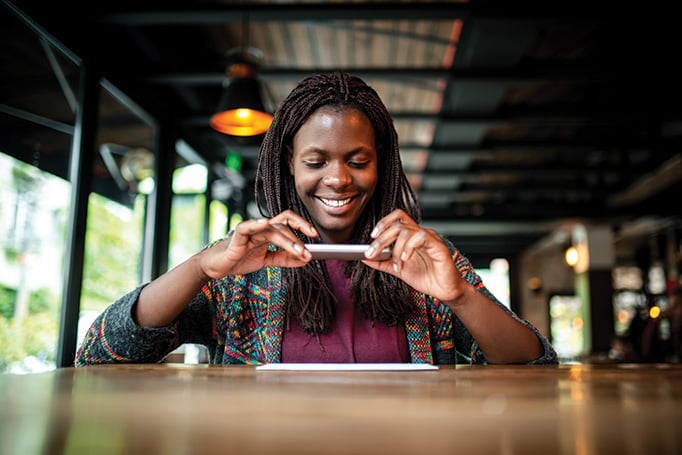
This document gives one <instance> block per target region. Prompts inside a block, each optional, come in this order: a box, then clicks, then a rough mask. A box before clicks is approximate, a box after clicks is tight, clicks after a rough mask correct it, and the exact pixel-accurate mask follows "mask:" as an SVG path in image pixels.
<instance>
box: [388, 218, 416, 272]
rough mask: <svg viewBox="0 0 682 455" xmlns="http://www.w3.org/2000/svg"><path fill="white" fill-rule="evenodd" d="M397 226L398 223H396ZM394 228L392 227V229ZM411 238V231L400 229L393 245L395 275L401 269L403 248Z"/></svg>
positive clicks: (406, 228)
mask: <svg viewBox="0 0 682 455" xmlns="http://www.w3.org/2000/svg"><path fill="white" fill-rule="evenodd" d="M396 224H399V225H400V223H396ZM395 227H396V226H395V225H394V228H395ZM411 237H412V230H411V229H409V228H408V227H405V226H403V227H400V228H399V231H398V237H397V238H396V240H395V243H394V245H393V269H394V270H395V271H396V273H398V272H400V271H401V270H402V268H403V262H404V260H403V256H404V253H405V246H406V244H407V243H408V241H409V239H410V238H411Z"/></svg>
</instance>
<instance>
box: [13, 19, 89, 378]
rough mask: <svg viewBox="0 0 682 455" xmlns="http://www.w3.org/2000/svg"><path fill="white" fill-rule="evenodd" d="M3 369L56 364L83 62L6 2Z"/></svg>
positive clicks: (37, 368)
mask: <svg viewBox="0 0 682 455" xmlns="http://www.w3.org/2000/svg"><path fill="white" fill-rule="evenodd" d="M0 16H1V17H2V26H1V27H0V68H3V69H8V68H11V69H12V70H11V71H0V99H1V100H2V102H1V103H0V241H1V243H0V250H1V251H0V372H10V373H28V372H35V371H42V370H45V369H53V368H55V360H56V353H57V345H58V336H59V318H60V314H61V296H62V287H63V279H64V276H63V267H64V254H65V248H66V220H67V219H68V210H69V203H70V191H71V187H70V184H69V183H68V181H67V179H68V170H69V159H70V153H71V144H72V140H73V131H74V124H75V118H76V111H77V108H78V106H77V100H78V98H79V94H78V86H79V77H80V70H79V67H78V65H77V64H76V63H75V62H76V59H74V58H73V56H72V55H70V54H69V53H68V51H67V50H66V49H63V48H58V47H56V46H55V45H54V44H52V43H51V42H50V41H48V40H46V39H44V38H42V37H40V36H39V34H37V33H36V32H34V31H33V30H31V29H30V28H29V27H27V26H26V24H25V23H24V22H23V21H22V20H20V19H19V18H17V17H16V16H14V14H13V13H11V10H8V9H6V8H2V9H0Z"/></svg>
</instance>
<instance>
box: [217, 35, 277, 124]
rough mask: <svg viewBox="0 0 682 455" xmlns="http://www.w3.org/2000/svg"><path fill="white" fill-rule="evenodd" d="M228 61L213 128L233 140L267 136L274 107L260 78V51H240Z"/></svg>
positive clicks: (231, 55) (235, 50)
mask: <svg viewBox="0 0 682 455" xmlns="http://www.w3.org/2000/svg"><path fill="white" fill-rule="evenodd" d="M228 57H230V60H231V62H230V64H229V65H228V68H227V72H226V78H225V80H224V81H223V94H222V97H221V99H220V102H219V103H218V109H217V112H216V114H214V115H213V116H212V117H211V127H212V128H213V129H215V130H216V131H219V132H221V133H224V134H227V135H230V136H257V135H260V134H263V133H265V132H266V131H267V130H268V128H269V127H270V123H272V114H271V112H272V103H271V102H270V100H269V97H268V96H267V92H266V91H265V88H264V87H263V85H262V84H261V82H260V81H259V80H258V77H257V71H256V68H257V62H258V60H259V59H260V51H259V50H257V49H255V48H236V49H233V50H232V51H230V52H228Z"/></svg>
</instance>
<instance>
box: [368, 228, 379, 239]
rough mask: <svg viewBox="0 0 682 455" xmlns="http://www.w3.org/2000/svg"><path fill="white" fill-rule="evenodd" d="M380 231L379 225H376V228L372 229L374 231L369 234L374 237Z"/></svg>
mask: <svg viewBox="0 0 682 455" xmlns="http://www.w3.org/2000/svg"><path fill="white" fill-rule="evenodd" d="M378 233H379V226H377V227H375V228H374V229H372V233H371V234H369V235H370V237H372V238H374V237H376V236H377V234H378Z"/></svg>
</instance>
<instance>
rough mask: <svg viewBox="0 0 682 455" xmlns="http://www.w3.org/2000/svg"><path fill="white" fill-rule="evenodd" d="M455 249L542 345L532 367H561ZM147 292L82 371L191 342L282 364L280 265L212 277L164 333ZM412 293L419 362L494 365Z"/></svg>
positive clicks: (96, 334) (113, 322)
mask: <svg viewBox="0 0 682 455" xmlns="http://www.w3.org/2000/svg"><path fill="white" fill-rule="evenodd" d="M450 249H451V251H452V257H453V260H454V261H455V263H456V265H457V268H458V270H459V271H460V273H461V274H462V276H463V277H464V278H465V279H466V280H467V281H468V282H469V283H471V284H473V285H474V286H475V287H476V288H477V289H478V291H479V292H481V293H483V294H485V295H486V296H487V297H489V298H491V299H492V300H493V301H494V302H495V303H497V304H498V305H500V306H501V307H502V308H503V309H505V311H507V312H508V313H510V314H511V315H512V316H513V317H514V318H515V319H517V320H519V321H520V322H521V323H523V324H524V325H526V326H527V327H529V328H530V329H531V330H532V331H533V332H534V333H535V334H536V336H537V337H538V339H539V340H540V341H541V343H542V346H543V354H542V356H540V357H539V358H538V359H536V360H534V361H532V362H530V363H532V364H548V363H557V362H558V360H557V355H556V352H555V351H554V349H553V348H552V346H551V344H550V343H549V341H548V340H547V339H546V338H545V337H544V336H543V335H542V334H540V332H539V331H538V330H537V328H536V327H534V326H533V325H532V324H530V323H529V322H528V321H524V320H522V319H520V318H519V317H518V316H516V315H515V314H514V313H513V312H512V311H510V310H509V309H507V307H506V306H504V305H502V304H501V303H500V302H499V301H498V300H497V299H496V298H495V297H494V296H493V295H492V294H491V293H490V292H489V291H488V290H487V289H486V288H485V287H484V285H483V283H482V282H481V279H480V277H479V276H478V275H477V274H476V273H475V271H474V269H473V267H472V266H471V264H470V263H469V261H468V259H466V257H464V256H463V255H462V254H461V253H460V252H459V251H458V250H457V249H455V248H454V247H453V246H452V245H450ZM143 287H144V285H142V286H139V287H138V288H136V289H135V290H133V291H132V292H130V293H128V294H126V295H125V296H123V297H122V298H120V299H119V300H118V301H116V302H115V303H114V304H112V305H111V306H109V307H108V308H107V309H106V310H105V311H104V312H103V313H102V314H100V315H99V316H98V317H97V318H96V319H95V321H94V322H93V323H92V325H91V326H90V329H89V330H88V332H87V333H86V335H85V337H84V339H83V342H82V344H81V345H80V347H79V349H78V353H77V355H76V362H75V364H76V366H84V365H90V364H100V363H122V362H134V363H155V362H161V361H163V359H164V358H165V357H166V356H167V355H168V354H169V353H170V352H171V351H173V350H174V349H176V348H177V347H179V346H180V345H182V344H184V343H197V344H203V345H205V346H206V347H207V348H208V351H209V359H210V362H211V363H218V364H220V363H222V364H234V363H246V364H262V363H278V362H280V358H281V348H282V337H283V333H284V329H285V316H286V307H287V304H286V289H285V285H284V284H283V282H282V278H281V269H280V268H277V267H274V268H267V269H261V270H258V271H255V272H253V273H250V274H247V275H234V276H228V277H224V278H220V279H213V280H211V281H210V282H208V283H207V284H206V285H205V286H204V287H203V289H202V290H201V292H199V293H198V294H197V295H196V296H195V297H194V299H193V300H192V302H191V303H190V304H189V305H188V306H187V307H186V308H185V309H184V310H183V311H182V313H181V314H180V315H179V316H178V318H177V319H176V320H175V321H174V322H173V323H171V324H170V325H169V326H167V327H162V328H144V327H140V326H138V325H137V324H136V322H135V321H134V319H133V316H132V315H133V312H134V306H135V304H136V302H137V299H138V296H139V295H140V291H141V290H142V288H143ZM412 295H413V300H414V303H415V305H416V308H417V311H416V312H415V314H414V315H413V316H412V317H411V318H410V319H408V320H407V321H406V322H405V323H404V324H405V332H406V334H407V342H408V347H409V351H410V361H411V362H412V363H432V364H455V363H476V364H485V363H487V362H486V359H485V357H484V356H483V353H482V352H481V350H480V349H479V347H478V344H477V343H476V341H475V340H474V339H473V337H472V336H471V334H470V333H469V331H468V330H467V329H466V327H465V326H464V325H463V324H462V322H461V321H460V320H459V319H458V318H457V317H456V316H455V315H454V314H453V313H452V311H450V309H449V308H448V307H447V306H446V305H444V304H443V303H441V302H440V301H438V300H437V299H434V298H433V297H431V296H428V295H424V294H423V293H420V292H416V291H414V292H413V294H412Z"/></svg>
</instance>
